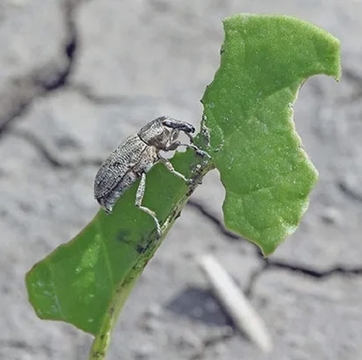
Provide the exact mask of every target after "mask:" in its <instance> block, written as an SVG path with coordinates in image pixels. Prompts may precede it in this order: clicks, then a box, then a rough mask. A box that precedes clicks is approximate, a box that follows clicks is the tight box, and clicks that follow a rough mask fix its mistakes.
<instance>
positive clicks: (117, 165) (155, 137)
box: [94, 116, 208, 236]
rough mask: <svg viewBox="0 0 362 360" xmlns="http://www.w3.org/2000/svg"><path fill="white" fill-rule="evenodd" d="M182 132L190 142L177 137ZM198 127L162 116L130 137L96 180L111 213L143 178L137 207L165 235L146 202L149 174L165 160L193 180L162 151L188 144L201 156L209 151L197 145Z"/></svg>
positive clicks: (97, 196)
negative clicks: (194, 137)
mask: <svg viewBox="0 0 362 360" xmlns="http://www.w3.org/2000/svg"><path fill="white" fill-rule="evenodd" d="M180 132H183V133H184V134H186V136H187V137H188V138H189V139H190V144H183V143H181V142H180V141H179V140H177V138H178V136H179V134H180ZM194 132H195V128H194V127H193V126H192V125H191V124H190V123H188V122H185V121H180V120H176V119H173V118H171V117H168V116H161V117H158V118H157V119H154V120H152V121H150V122H149V123H147V124H146V125H145V126H143V127H142V128H141V129H140V130H139V131H138V132H137V133H135V134H133V135H131V136H129V137H128V138H126V139H125V140H124V141H123V142H122V143H121V144H120V145H119V146H118V147H117V148H116V149H115V150H114V151H113V152H112V153H111V154H110V155H109V157H108V158H107V159H106V160H105V161H104V162H103V164H102V165H101V167H100V169H99V170H98V172H97V174H96V177H95V180H94V197H95V199H96V200H97V201H98V203H99V205H100V206H101V207H102V208H103V209H104V210H105V212H106V213H107V214H110V213H111V212H112V209H113V206H114V204H115V203H116V202H117V200H118V199H119V198H120V197H121V196H122V195H123V194H124V193H125V191H126V190H127V189H128V188H130V187H131V185H132V184H133V183H134V182H135V181H136V180H137V179H138V178H140V183H139V185H138V189H137V192H136V199H135V206H137V207H138V208H139V209H140V210H142V211H144V212H145V213H146V214H148V215H150V216H151V217H152V218H153V220H154V221H155V224H156V229H157V233H158V235H159V236H161V233H162V232H161V226H160V223H159V221H158V219H157V217H156V214H155V213H154V212H153V211H152V210H150V209H148V208H147V207H145V206H143V205H142V200H143V197H144V194H145V188H146V173H147V172H148V171H149V170H150V169H151V168H152V166H153V165H155V164H156V163H157V162H162V163H163V164H164V165H165V166H166V168H167V169H168V170H169V171H170V172H171V173H172V174H174V175H176V176H178V177H180V178H181V179H183V180H184V181H185V182H186V183H187V184H190V183H192V180H190V179H187V178H186V177H185V176H184V175H183V174H181V173H179V172H177V171H176V170H175V169H174V168H173V166H172V164H171V163H170V161H169V160H167V159H166V158H164V157H163V156H162V155H161V154H160V151H161V150H162V151H173V150H176V149H177V148H178V147H179V146H185V147H186V148H191V149H194V150H195V151H196V153H197V154H199V155H201V156H205V155H206V156H208V154H207V153H206V152H204V151H203V150H201V149H199V148H198V147H197V146H196V145H194V144H193V137H192V136H191V134H192V133H194Z"/></svg>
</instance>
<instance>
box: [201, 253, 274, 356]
mask: <svg viewBox="0 0 362 360" xmlns="http://www.w3.org/2000/svg"><path fill="white" fill-rule="evenodd" d="M200 266H201V268H202V270H203V271H204V272H205V274H206V275H207V277H208V278H209V280H210V282H211V285H212V288H213V290H214V293H215V296H216V297H217V299H218V300H219V302H220V303H221V304H222V305H223V307H224V308H225V310H226V311H227V312H228V314H229V315H230V317H231V319H232V320H233V322H234V324H235V326H237V327H238V329H239V330H241V331H242V332H244V333H245V334H246V335H247V336H248V337H249V338H250V339H251V340H252V341H254V342H255V343H256V344H257V345H258V347H259V348H260V349H261V350H263V351H264V352H270V351H271V350H272V347H273V344H272V340H271V337H270V335H269V333H268V331H267V329H266V326H265V324H264V322H263V320H262V319H261V318H260V316H259V315H258V314H257V313H256V311H255V310H254V309H253V308H252V307H251V305H250V302H249V301H248V299H247V298H246V297H245V295H244V294H243V293H242V291H241V290H240V289H239V288H238V286H237V285H236V284H235V282H234V281H233V280H232V278H231V277H230V276H229V275H228V273H227V272H226V271H225V269H224V268H223V267H222V266H221V265H220V264H219V263H218V262H217V261H216V259H215V258H214V257H213V256H212V255H205V256H203V257H202V258H201V259H200Z"/></svg>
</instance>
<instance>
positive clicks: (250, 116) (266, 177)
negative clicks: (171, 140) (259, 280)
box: [202, 15, 340, 255]
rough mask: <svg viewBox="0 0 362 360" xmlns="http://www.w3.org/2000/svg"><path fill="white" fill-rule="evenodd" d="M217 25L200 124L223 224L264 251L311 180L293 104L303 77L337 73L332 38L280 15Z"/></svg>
mask: <svg viewBox="0 0 362 360" xmlns="http://www.w3.org/2000/svg"><path fill="white" fill-rule="evenodd" d="M224 29H225V42H224V44H223V46H222V50H221V65H220V68H219V70H218V71H217V73H216V75H215V79H214V80H213V82H212V83H211V84H210V85H209V86H208V88H207V90H206V92H205V94H204V97H203V99H202V102H203V104H204V108H205V110H204V120H203V125H204V127H205V128H207V129H208V130H209V132H210V149H209V152H210V153H211V155H212V156H213V159H214V161H215V165H216V167H217V169H218V170H219V171H220V174H221V181H222V183H223V185H224V187H225V190H226V198H225V202H224V205H223V211H224V220H225V225H226V226H227V227H228V228H229V229H231V230H233V231H235V232H237V233H239V234H241V235H243V236H244V237H246V238H248V239H249V240H251V241H253V242H255V243H256V244H257V245H259V246H260V247H261V249H262V251H263V253H264V254H265V255H268V254H270V253H272V252H273V251H274V250H275V248H276V247H277V246H278V245H279V244H280V242H281V241H282V240H283V239H284V238H285V237H286V236H287V235H289V234H291V233H292V232H293V231H294V230H295V229H296V228H297V226H298V224H299V222H300V219H301V217H302V215H303V214H304V212H305V211H306V209H307V207H308V195H309V193H310V191H311V190H312V188H313V187H314V185H315V183H316V180H317V172H316V170H315V168H314V166H313V164H312V163H311V162H310V161H309V160H308V157H307V155H306V154H305V152H304V151H303V149H302V147H301V142H300V139H299V137H298V135H297V133H296V132H295V129H294V124H293V121H292V116H293V103H294V101H295V99H296V96H297V93H298V90H299V88H300V86H301V85H302V84H303V83H304V82H305V81H306V79H307V78H308V77H310V76H312V75H316V74H326V75H331V76H334V77H335V78H339V76H340V62H339V56H340V55H339V42H338V40H336V39H335V38H334V37H332V36H331V35H329V34H328V33H326V32H325V31H323V30H321V29H319V28H317V27H316V26H313V25H311V24H308V23H305V22H303V21H300V20H297V19H294V18H291V17H286V16H257V15H238V16H234V17H232V18H228V19H226V20H225V22H224Z"/></svg>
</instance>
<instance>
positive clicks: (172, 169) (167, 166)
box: [158, 154, 193, 184]
mask: <svg viewBox="0 0 362 360" xmlns="http://www.w3.org/2000/svg"><path fill="white" fill-rule="evenodd" d="M158 157H159V159H160V161H161V162H162V163H163V164H164V165H165V166H166V168H167V170H168V171H169V172H170V173H172V174H174V175H176V176H178V177H179V178H181V179H182V180H183V181H185V183H186V184H192V182H193V181H192V180H191V179H187V178H186V177H185V176H184V175H182V174H181V173H179V172H178V171H176V170H175V169H174V167H173V166H172V164H171V163H170V162H169V161H168V160H167V159H165V158H164V157H162V156H161V155H160V154H158Z"/></svg>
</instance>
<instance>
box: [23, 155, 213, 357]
mask: <svg viewBox="0 0 362 360" xmlns="http://www.w3.org/2000/svg"><path fill="white" fill-rule="evenodd" d="M172 162H173V164H174V167H175V169H176V170H178V171H180V172H181V173H182V174H185V175H186V176H187V177H192V178H193V179H194V180H195V184H194V185H192V186H190V187H189V186H187V185H186V184H185V182H184V181H183V180H182V179H180V178H178V177H176V176H174V175H172V174H171V173H170V172H169V171H168V170H167V169H166V168H165V167H164V165H162V164H157V165H156V166H155V167H154V168H153V169H152V170H151V171H150V172H149V173H148V175H147V183H146V193H145V197H144V205H145V206H147V207H149V208H151V209H152V210H154V211H155V212H156V214H157V216H158V219H159V220H160V223H161V224H162V230H163V237H162V239H158V238H157V236H156V231H155V224H154V221H153V219H152V218H151V217H150V216H148V215H147V214H145V213H143V212H142V211H141V210H139V209H137V208H136V206H135V205H134V202H135V194H136V189H137V186H138V182H136V183H135V184H134V185H133V186H132V187H131V188H130V189H129V191H127V192H126V193H125V195H124V196H122V197H121V198H120V199H119V201H118V202H117V204H116V206H115V208H114V210H113V212H112V214H111V215H106V214H105V212H104V211H103V210H100V211H99V212H98V213H97V215H96V216H95V217H94V219H93V220H92V221H91V222H90V223H89V224H88V225H87V226H86V227H85V228H84V229H83V230H82V231H81V232H80V233H79V234H78V235H77V236H76V237H75V238H74V239H73V240H71V241H70V242H69V243H67V244H64V245H61V246H59V247H58V248H57V249H55V250H54V251H53V252H52V253H51V254H50V255H48V256H47V257H46V258H45V259H43V260H42V261H40V262H39V263H37V264H36V265H35V266H34V267H33V268H32V269H31V270H30V271H29V272H28V274H27V276H26V285H27V290H28V295H29V301H30V303H31V304H32V305H33V307H34V309H35V311H36V313H37V315H38V316H39V317H40V318H42V319H51V320H62V321H65V322H68V323H71V324H73V325H75V326H76V327H78V328H79V329H82V330H84V331H86V332H88V333H90V334H93V335H95V336H96V338H95V341H94V344H93V348H92V354H91V356H92V357H91V358H92V359H103V356H104V354H105V350H106V348H107V346H108V343H109V338H110V332H111V330H112V328H113V326H114V323H115V321H116V319H117V317H118V314H119V312H120V310H121V309H122V307H123V305H124V303H125V301H126V299H127V297H128V295H129V293H130V291H131V290H132V288H133V286H134V284H135V281H136V280H137V278H138V277H139V276H140V274H141V273H142V270H143V268H144V267H145V266H146V264H147V262H148V261H149V259H150V258H151V257H152V256H153V254H154V252H155V251H156V250H157V248H158V247H159V245H160V244H161V242H162V240H163V238H164V236H165V235H166V234H167V232H168V230H169V228H170V227H171V226H172V224H173V223H174V221H175V220H176V218H177V217H178V216H179V215H180V212H181V210H182V208H183V207H184V205H185V203H186V201H187V199H188V198H189V196H190V195H191V194H192V192H193V191H194V189H195V187H196V186H197V184H198V183H199V182H200V181H201V179H202V177H203V176H204V174H205V173H206V172H208V171H210V169H211V168H212V166H213V165H212V163H211V162H207V160H205V159H203V158H201V157H200V156H198V155H195V153H194V152H193V151H187V152H185V153H177V154H176V155H175V156H174V158H173V159H172Z"/></svg>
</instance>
